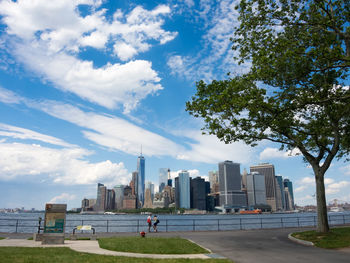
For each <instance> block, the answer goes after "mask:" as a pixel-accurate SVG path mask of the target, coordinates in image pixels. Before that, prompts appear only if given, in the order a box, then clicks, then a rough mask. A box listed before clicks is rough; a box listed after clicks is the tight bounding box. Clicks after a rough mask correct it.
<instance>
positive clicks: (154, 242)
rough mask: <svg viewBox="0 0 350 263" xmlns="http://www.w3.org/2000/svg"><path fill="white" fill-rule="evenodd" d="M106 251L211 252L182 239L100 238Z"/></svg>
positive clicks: (151, 252)
mask: <svg viewBox="0 0 350 263" xmlns="http://www.w3.org/2000/svg"><path fill="white" fill-rule="evenodd" d="M98 242H99V244H100V247H101V248H104V249H109V250H114V251H122V252H135V253H145V254H205V253H209V251H207V250H205V249H204V248H202V247H200V246H198V245H196V244H194V243H192V242H190V241H188V240H187V239H182V238H178V237H177V238H161V237H144V238H143V237H112V238H100V239H99V240H98Z"/></svg>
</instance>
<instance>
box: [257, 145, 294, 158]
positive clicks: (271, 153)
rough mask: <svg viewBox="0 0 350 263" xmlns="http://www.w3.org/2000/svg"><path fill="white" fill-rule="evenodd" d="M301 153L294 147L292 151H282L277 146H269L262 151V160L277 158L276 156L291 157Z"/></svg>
mask: <svg viewBox="0 0 350 263" xmlns="http://www.w3.org/2000/svg"><path fill="white" fill-rule="evenodd" d="M298 155H300V151H299V149H293V150H292V151H286V152H284V151H280V150H278V149H277V148H271V147H267V148H266V149H264V150H263V151H262V152H261V153H260V156H259V157H260V160H268V159H276V158H283V159H286V158H289V157H295V156H298Z"/></svg>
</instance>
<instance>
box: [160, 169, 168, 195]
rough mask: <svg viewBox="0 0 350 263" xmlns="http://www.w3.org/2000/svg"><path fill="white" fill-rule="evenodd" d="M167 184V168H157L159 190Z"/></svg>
mask: <svg viewBox="0 0 350 263" xmlns="http://www.w3.org/2000/svg"><path fill="white" fill-rule="evenodd" d="M167 184H168V168H159V192H162V191H163V189H164V187H165V186H166V185H167Z"/></svg>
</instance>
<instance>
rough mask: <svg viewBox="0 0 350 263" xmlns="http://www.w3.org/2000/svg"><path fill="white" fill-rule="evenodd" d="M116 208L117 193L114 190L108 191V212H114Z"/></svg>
mask: <svg viewBox="0 0 350 263" xmlns="http://www.w3.org/2000/svg"><path fill="white" fill-rule="evenodd" d="M114 208H115V193H114V190H113V189H107V196H106V208H105V209H106V210H114Z"/></svg>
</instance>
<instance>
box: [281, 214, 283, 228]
mask: <svg viewBox="0 0 350 263" xmlns="http://www.w3.org/2000/svg"><path fill="white" fill-rule="evenodd" d="M281 228H283V217H281Z"/></svg>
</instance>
